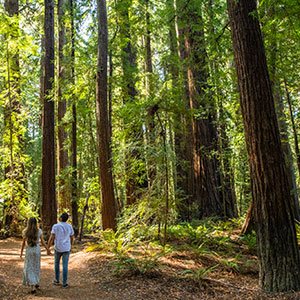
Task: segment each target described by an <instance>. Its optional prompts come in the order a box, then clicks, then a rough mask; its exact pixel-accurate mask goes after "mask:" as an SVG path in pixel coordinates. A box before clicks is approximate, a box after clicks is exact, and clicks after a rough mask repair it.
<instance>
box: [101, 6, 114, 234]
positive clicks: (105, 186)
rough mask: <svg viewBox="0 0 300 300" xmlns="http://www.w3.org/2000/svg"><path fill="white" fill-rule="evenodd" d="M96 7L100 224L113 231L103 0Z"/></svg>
mask: <svg viewBox="0 0 300 300" xmlns="http://www.w3.org/2000/svg"><path fill="white" fill-rule="evenodd" d="M97 5H98V7H97V9H98V64H97V86H96V120H97V136H98V144H99V146H98V154H99V169H100V184H101V195H102V225H103V229H108V228H110V229H113V230H116V227H117V222H116V217H117V206H116V202H115V196H114V187H113V176H112V169H111V152H110V142H111V137H110V135H109V132H110V130H109V124H108V107H107V106H108V105H107V104H108V103H107V54H108V53H107V52H108V30H107V14H106V1H105V0H97Z"/></svg>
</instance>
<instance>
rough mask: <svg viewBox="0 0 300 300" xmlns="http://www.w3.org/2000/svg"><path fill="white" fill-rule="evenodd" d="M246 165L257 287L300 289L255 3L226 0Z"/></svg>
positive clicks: (294, 233) (288, 197)
mask: <svg viewBox="0 0 300 300" xmlns="http://www.w3.org/2000/svg"><path fill="white" fill-rule="evenodd" d="M227 4H228V12H229V19H230V23H231V31H232V41H233V49H234V57H235V63H236V68H237V76H238V84H239V91H240V103H241V110H242V115H243V121H244V127H245V136H246V143H247V151H248V155H249V162H250V174H251V180H252V195H253V205H254V215H255V220H256V233H257V243H258V257H259V274H260V275H259V282H260V286H261V287H262V288H263V289H264V290H265V291H269V292H281V291H291V290H294V291H296V290H299V288H300V269H299V268H300V264H299V262H300V261H299V250H298V245H297V237H296V230H295V224H294V214H293V210H292V207H291V198H290V192H289V186H288V180H287V171H286V168H285V162H284V155H283V152H282V147H281V143H280V134H279V128H278V123H277V119H276V113H275V106H274V99H273V95H272V88H271V82H270V78H269V74H268V69H267V62H266V57H265V51H264V46H263V41H262V35H261V30H260V26H259V22H258V19H257V9H256V1H255V0H240V1H238V2H237V1H235V0H228V1H227Z"/></svg>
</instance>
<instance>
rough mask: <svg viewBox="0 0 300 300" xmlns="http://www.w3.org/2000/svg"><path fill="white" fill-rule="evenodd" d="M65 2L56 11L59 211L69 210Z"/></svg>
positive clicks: (62, 0) (60, 0) (59, 4)
mask: <svg viewBox="0 0 300 300" xmlns="http://www.w3.org/2000/svg"><path fill="white" fill-rule="evenodd" d="M66 6H67V2H66V0H58V2H57V11H58V95H57V96H58V97H57V100H58V111H57V114H58V119H57V121H58V124H57V126H58V128H57V131H58V142H57V147H58V149H57V152H58V164H57V173H58V178H59V179H58V207H59V210H60V211H64V210H69V209H70V208H71V207H70V195H69V188H68V180H67V179H66V178H67V174H66V170H67V168H68V164H69V163H68V151H67V149H66V139H67V133H66V130H65V128H66V123H65V121H64V117H65V115H66V112H67V103H66V98H65V92H64V91H65V89H64V86H66V68H67V65H66V59H65V54H64V52H65V51H66V49H65V47H66V25H65V24H66V21H65V20H66Z"/></svg>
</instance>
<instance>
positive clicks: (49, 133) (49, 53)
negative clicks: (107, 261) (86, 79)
mask: <svg viewBox="0 0 300 300" xmlns="http://www.w3.org/2000/svg"><path fill="white" fill-rule="evenodd" d="M44 33H45V64H44V67H45V71H44V88H43V92H44V94H43V101H44V107H43V142H42V152H43V154H42V210H41V212H42V224H43V231H44V232H45V233H46V234H47V235H48V234H49V233H50V230H51V226H52V225H53V224H55V223H56V217H57V216H56V214H57V204H56V192H55V139H54V101H53V93H54V90H53V87H54V1H53V0H45V20H44Z"/></svg>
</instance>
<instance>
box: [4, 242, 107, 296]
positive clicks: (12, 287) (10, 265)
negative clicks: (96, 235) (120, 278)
mask: <svg viewBox="0 0 300 300" xmlns="http://www.w3.org/2000/svg"><path fill="white" fill-rule="evenodd" d="M20 248H21V240H18V239H12V238H11V239H7V240H2V241H0V299H3V300H4V299H7V300H13V299H35V300H38V299H47V300H52V299H56V300H59V299H74V300H75V299H76V300H77V299H79V300H80V299H84V300H88V299H105V295H101V291H100V290H98V289H95V287H94V286H93V284H92V282H91V279H90V276H89V273H88V272H89V271H88V270H89V269H88V261H89V260H90V259H91V258H93V257H95V254H93V253H86V252H83V251H78V252H74V253H72V254H71V256H70V262H69V285H70V288H68V289H63V288H62V287H61V286H53V285H52V281H53V277H54V271H53V260H54V258H53V255H52V256H47V255H46V252H45V249H42V262H41V282H40V286H41V290H40V291H38V292H37V294H36V295H30V294H28V288H27V287H24V286H22V270H23V264H24V259H21V258H20V257H19V255H20ZM77 248H78V246H77ZM75 249H76V246H75ZM102 296H103V297H102Z"/></svg>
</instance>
